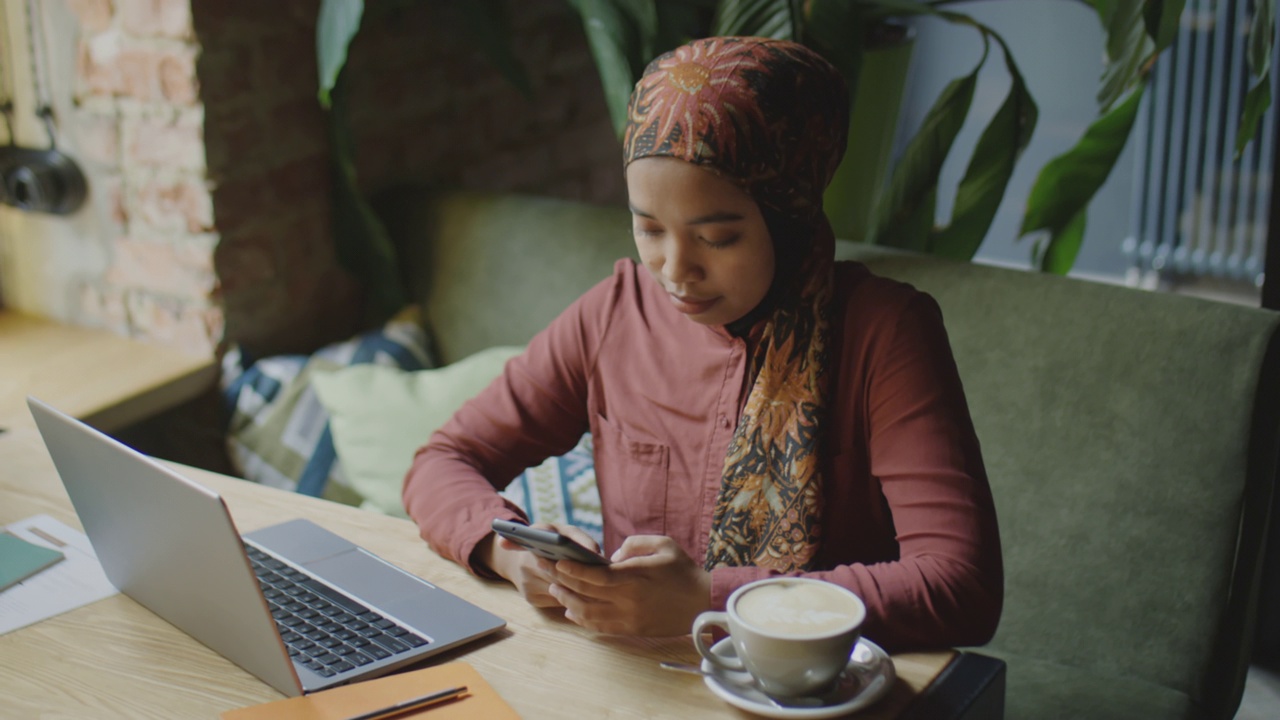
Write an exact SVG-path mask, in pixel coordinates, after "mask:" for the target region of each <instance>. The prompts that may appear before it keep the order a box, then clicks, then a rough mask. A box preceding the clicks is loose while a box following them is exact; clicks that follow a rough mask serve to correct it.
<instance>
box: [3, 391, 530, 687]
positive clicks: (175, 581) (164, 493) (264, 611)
mask: <svg viewBox="0 0 1280 720" xmlns="http://www.w3.org/2000/svg"><path fill="white" fill-rule="evenodd" d="M27 405H28V407H29V408H30V409H31V414H32V416H33V417H34V418H35V421H36V425H37V426H38V427H39V429H40V434H41V436H42V437H43V438H44V443H45V447H46V448H48V450H49V455H50V457H52V458H53V463H54V465H55V467H56V468H57V470H58V475H60V476H61V477H62V483H63V485H65V486H66V489H67V494H68V495H69V496H70V497H71V504H72V505H73V506H74V507H75V510H76V514H77V515H79V517H80V522H81V524H82V525H83V526H84V530H85V534H86V535H88V537H89V541H90V542H91V543H92V544H93V549H94V551H95V552H96V553H97V555H98V560H99V561H100V562H101V563H102V569H103V570H104V571H105V572H106V575H107V578H108V579H109V580H110V581H111V583H112V584H113V585H115V586H116V587H117V588H119V589H120V591H121V592H123V593H124V594H125V595H128V596H129V597H131V598H133V599H134V600H136V601H137V602H139V603H140V604H142V605H143V606H145V607H146V608H147V609H149V610H151V611H152V612H154V613H155V614H157V615H159V616H160V617H161V618H163V619H165V620H166V621H168V622H169V623H171V624H173V625H174V626H176V627H177V628H178V629H179V630H182V631H183V632H185V633H187V634H188V635H190V636H192V637H194V638H195V639H196V640H199V641H200V642H202V643H204V644H205V645H206V646H208V647H209V648H210V649H212V650H214V651H215V652H217V653H219V654H221V655H222V656H223V657H226V658H227V659H228V660H231V661H232V662H234V663H235V664H237V665H239V666H240V667H242V668H244V669H245V670H247V671H248V672H250V673H252V674H254V675H256V676H257V677H258V678H260V679H261V680H262V681H263V682H265V683H267V684H268V685H270V686H271V687H273V688H275V689H277V690H279V691H280V692H282V693H284V694H285V695H287V696H297V695H301V694H304V693H310V692H314V691H316V690H322V689H324V688H329V687H334V686H337V685H343V684H347V683H351V682H355V681H358V680H366V679H368V678H371V677H376V676H378V675H381V674H384V673H387V672H390V671H392V670H395V669H397V668H400V667H403V666H406V665H409V664H411V663H415V662H418V661H420V660H422V659H424V658H427V657H429V656H431V655H435V654H437V653H440V652H443V651H446V650H449V649H451V648H454V647H457V646H459V645H462V644H464V643H467V642H470V641H472V640H475V639H477V638H479V637H481V636H484V635H487V634H489V633H492V632H495V631H497V630H499V629H501V628H503V627H505V626H506V622H505V621H504V620H502V619H501V618H499V617H498V616H496V615H493V614H490V613H488V612H486V611H485V610H482V609H480V608H479V607H476V606H475V605H473V604H471V603H469V602H467V601H466V600H463V599H462V598H460V597H458V596H456V595H453V594H451V593H449V592H447V591H445V590H442V589H440V588H438V587H436V586H435V585H432V584H431V583H429V582H427V581H425V580H423V579H421V578H418V577H416V576H414V575H411V574H409V573H407V572H405V571H403V570H401V569H399V568H397V567H395V566H394V565H391V564H390V563H388V562H386V561H385V560H382V559H381V558H379V557H377V556H376V555H373V554H372V553H370V552H368V551H367V550H364V549H363V548H361V547H359V546H357V545H355V544H353V543H351V542H349V541H347V540H345V539H343V538H342V537H340V536H338V535H335V534H334V533H331V532H329V531H327V530H325V529H323V528H321V527H320V526H319V525H316V524H315V523H312V522H310V521H308V520H301V519H299V520H290V521H287V522H283V523H280V524H278V525H272V526H270V527H266V528H263V529H261V530H257V531H254V532H251V533H247V534H246V535H244V536H243V537H241V535H240V534H239V533H238V532H237V531H236V528H235V523H234V522H233V521H232V519H231V514H230V513H229V512H228V510H227V506H226V504H225V503H224V502H223V500H222V498H221V496H219V495H218V494H217V493H216V492H214V491H213V490H211V489H209V488H207V487H205V486H203V485H200V484H199V483H197V482H195V481H193V480H191V479H189V478H186V477H183V476H182V475H180V474H178V473H176V472H174V471H173V470H171V469H170V468H169V467H167V466H165V465H163V464H161V463H159V462H156V461H155V460H153V459H151V458H149V457H147V456H146V455H143V454H142V453H139V452H137V451H135V450H133V449H131V448H129V447H127V446H126V445H124V444H122V443H120V442H118V441H116V440H114V439H112V438H110V437H108V436H107V435H104V434H103V433H101V432H98V431H97V430H94V429H93V428H91V427H89V426H88V425H85V424H84V423H82V422H80V421H78V420H76V419H74V418H72V417H69V416H67V415H66V414H64V413H62V412H60V411H58V410H56V409H54V408H52V407H50V406H49V405H47V404H45V403H43V402H41V401H40V400H37V399H35V398H31V397H28V398H27ZM255 566H256V568H257V569H256V570H255V569H254V568H255Z"/></svg>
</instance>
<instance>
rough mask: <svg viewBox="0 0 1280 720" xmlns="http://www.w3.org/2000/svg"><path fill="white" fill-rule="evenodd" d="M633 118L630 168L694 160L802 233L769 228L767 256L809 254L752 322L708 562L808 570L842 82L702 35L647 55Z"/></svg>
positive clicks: (747, 41)
mask: <svg viewBox="0 0 1280 720" xmlns="http://www.w3.org/2000/svg"><path fill="white" fill-rule="evenodd" d="M628 112H629V117H628V123H627V128H626V134H625V136H624V139H623V146H624V156H625V161H626V163H628V164H629V163H631V162H632V161H633V160H638V159H640V158H645V157H652V156H666V157H674V158H678V159H681V160H685V161H687V162H691V163H694V164H696V165H699V166H701V167H703V168H705V169H707V170H709V171H710V172H713V173H716V174H717V175H719V176H721V177H723V178H725V179H727V180H729V181H731V182H733V183H735V184H737V185H738V186H739V187H741V188H742V189H743V190H745V191H746V192H747V193H748V194H750V195H751V197H752V198H754V199H755V201H756V204H757V205H759V206H760V208H761V211H762V212H763V213H765V214H766V217H768V216H769V215H770V214H772V215H775V216H781V217H782V218H784V219H785V221H786V225H787V227H789V228H798V229H800V230H801V232H799V233H786V234H785V235H781V234H779V233H776V232H773V231H774V228H773V227H772V226H771V227H770V230H771V232H773V242H774V244H775V252H776V253H778V254H779V255H783V254H784V253H785V252H786V251H787V250H788V248H787V247H783V246H780V243H797V244H798V245H799V246H801V248H802V249H801V251H802V252H804V253H805V255H804V257H803V259H802V260H801V261H800V263H799V268H798V271H797V277H796V278H794V282H789V283H788V286H789V287H790V288H791V291H790V292H789V293H787V294H786V295H785V296H784V297H781V298H778V299H777V301H776V302H775V303H774V304H773V306H772V307H771V308H770V309H769V312H768V313H767V314H766V315H765V316H764V318H763V319H762V320H761V321H759V322H757V323H756V325H755V326H754V327H753V328H752V329H751V337H752V340H753V341H755V342H754V346H755V351H754V352H753V353H752V357H751V359H750V365H749V366H748V370H749V372H750V373H751V375H750V377H754V382H753V385H752V387H751V391H750V393H749V394H748V396H747V402H746V406H745V408H744V409H743V411H742V417H741V418H740V419H739V421H738V428H737V431H736V432H735V433H734V436H733V439H732V440H731V441H730V443H729V450H728V453H727V454H726V456H725V463H724V472H723V474H722V477H721V485H720V493H719V496H718V497H717V499H716V507H715V513H714V516H713V518H712V524H711V537H710V541H709V544H708V546H707V556H706V562H705V566H706V568H707V569H708V570H710V569H713V568H716V567H723V566H742V565H755V566H758V567H765V568H770V569H773V570H778V571H781V572H789V571H795V570H807V569H811V567H812V564H813V559H814V555H815V554H816V552H817V549H818V546H819V545H820V543H821V541H822V499H821V498H822V477H821V473H820V471H819V467H818V465H819V462H818V459H819V453H818V444H819V442H820V440H821V437H822V434H821V432H819V423H820V420H821V419H822V417H823V408H824V405H825V400H826V388H827V384H828V382H827V367H826V361H827V340H828V335H829V314H830V302H831V283H832V266H833V262H834V255H835V245H834V238H833V236H832V232H831V226H830V224H829V223H828V222H827V219H826V216H825V215H824V214H823V212H822V194H823V191H824V190H825V189H826V187H827V183H829V182H830V181H831V176H832V174H833V173H834V172H835V169H836V166H837V165H839V163H840V159H841V157H842V156H843V154H844V148H845V139H846V135H847V133H848V112H849V101H848V91H847V89H846V87H845V84H844V81H843V79H842V78H841V77H840V75H839V73H838V72H837V71H836V69H835V68H834V67H832V66H831V65H830V64H829V63H828V62H827V61H826V60H823V59H822V58H821V57H820V56H818V55H817V54H816V53H814V52H813V51H811V50H809V49H808V48H806V47H804V46H803V45H799V44H796V43H792V42H786V41H781V40H768V39H764V38H708V39H704V40H695V41H693V42H691V43H689V44H687V45H684V46H681V47H679V48H676V49H675V50H673V51H671V52H669V53H666V54H664V55H661V56H659V57H658V58H656V59H655V60H654V61H653V62H651V63H650V64H649V66H648V68H646V69H645V73H644V76H643V77H641V78H640V81H639V82H637V83H636V87H635V90H634V91H633V92H632V95H631V104H630V107H629V111H628ZM791 249H793V250H794V249H795V248H791ZM777 282H778V280H777V279H775V284H776V283H777Z"/></svg>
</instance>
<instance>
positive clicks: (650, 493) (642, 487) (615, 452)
mask: <svg viewBox="0 0 1280 720" xmlns="http://www.w3.org/2000/svg"><path fill="white" fill-rule="evenodd" d="M594 420H595V422H594V425H595V427H593V428H592V437H593V439H594V440H595V456H596V482H597V484H598V485H599V487H600V505H601V507H602V508H603V509H604V510H605V512H604V515H605V517H606V518H607V520H606V522H605V528H604V530H605V545H606V546H607V547H609V548H615V547H617V544H620V543H621V542H622V540H623V539H625V538H627V537H628V536H630V535H665V534H666V522H665V520H664V516H665V515H666V506H667V479H668V467H669V465H670V463H671V449H670V448H669V447H667V446H666V445H661V444H659V443H655V442H650V441H648V440H637V439H635V438H632V437H630V436H629V435H628V434H627V433H625V432H623V431H622V428H621V427H619V426H618V425H616V424H615V423H613V422H612V421H610V420H608V419H607V418H605V417H604V416H603V415H596V416H595V418H594Z"/></svg>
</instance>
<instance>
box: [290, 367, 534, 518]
mask: <svg viewBox="0 0 1280 720" xmlns="http://www.w3.org/2000/svg"><path fill="white" fill-rule="evenodd" d="M519 353H520V348H518V347H496V348H489V349H488V350H484V351H482V352H480V353H477V354H475V355H473V356H471V357H469V358H467V359H465V360H463V361H461V362H457V363H454V364H453V365H448V366H445V367H442V368H437V369H433V370H421V371H416V372H407V371H403V370H399V369H396V368H388V367H378V366H373V365H365V366H353V367H348V368H343V369H340V370H334V371H330V372H324V373H317V374H316V375H315V376H314V377H313V378H312V384H313V385H314V387H315V391H316V395H317V397H318V398H319V400H320V403H321V404H322V405H323V406H324V409H325V411H326V412H327V414H328V415H329V417H330V420H329V423H330V426H331V428H332V430H333V439H334V445H335V446H336V448H337V454H338V457H339V458H340V459H341V461H342V465H343V467H344V468H346V472H347V475H348V477H349V484H350V486H351V489H352V490H354V491H355V492H356V494H357V495H358V496H359V498H360V505H361V507H363V508H365V509H368V510H375V511H377V512H381V513H385V514H388V515H395V516H397V517H407V516H406V514H405V511H404V504H403V503H402V502H401V500H400V488H401V485H402V484H403V482H404V476H405V473H406V472H407V471H408V469H409V465H410V464H412V462H413V455H414V453H415V452H416V451H417V450H418V448H420V447H422V445H423V444H424V443H425V442H426V441H427V438H429V437H430V436H431V433H433V432H435V431H436V429H437V428H439V427H440V426H441V425H443V424H444V423H445V421H447V420H448V419H449V418H450V416H452V415H453V413H454V411H456V410H457V409H458V408H459V407H461V406H462V404H463V403H464V402H466V401H467V400H469V399H470V398H471V397H473V396H474V395H475V394H476V393H478V392H480V391H481V390H483V389H484V388H485V386H487V385H488V384H489V383H490V382H492V381H493V379H494V378H495V377H497V376H498V375H499V374H500V373H501V372H502V366H503V365H504V364H505V363H506V361H507V360H508V359H510V358H512V357H514V356H516V355H518V354H519Z"/></svg>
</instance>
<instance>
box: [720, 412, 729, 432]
mask: <svg viewBox="0 0 1280 720" xmlns="http://www.w3.org/2000/svg"><path fill="white" fill-rule="evenodd" d="M720 427H722V428H726V429H728V427H729V418H727V417H725V416H724V415H721V416H720Z"/></svg>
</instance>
